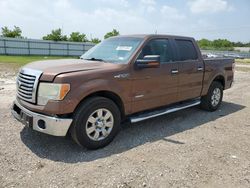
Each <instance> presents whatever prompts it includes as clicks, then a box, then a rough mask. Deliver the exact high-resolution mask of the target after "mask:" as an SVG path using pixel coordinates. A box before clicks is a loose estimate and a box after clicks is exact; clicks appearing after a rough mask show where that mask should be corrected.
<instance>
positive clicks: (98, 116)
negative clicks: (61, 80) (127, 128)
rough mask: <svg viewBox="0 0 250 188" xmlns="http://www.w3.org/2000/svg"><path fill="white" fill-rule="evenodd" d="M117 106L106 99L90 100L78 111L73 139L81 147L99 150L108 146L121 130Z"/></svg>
mask: <svg viewBox="0 0 250 188" xmlns="http://www.w3.org/2000/svg"><path fill="white" fill-rule="evenodd" d="M120 121H121V115H120V111H119V108H118V107H117V105H116V104H115V103H114V102H113V101H111V100H110V99H107V98H104V97H94V98H89V99H87V100H86V101H84V102H83V103H82V104H81V105H80V106H79V107H78V109H77V110H76V112H75V115H74V118H73V124H72V128H71V135H72V138H73V139H74V140H75V141H76V142H77V143H78V144H79V145H81V146H84V147H86V148H88V149H97V148H101V147H104V146H106V145H108V144H109V143H110V142H111V141H112V140H113V139H114V137H115V136H116V134H117V133H118V131H119V130H120Z"/></svg>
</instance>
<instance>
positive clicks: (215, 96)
mask: <svg viewBox="0 0 250 188" xmlns="http://www.w3.org/2000/svg"><path fill="white" fill-rule="evenodd" d="M220 98H221V91H220V89H219V88H215V89H214V91H213V94H212V98H211V104H212V106H213V107H215V106H217V105H218V104H219V103H220Z"/></svg>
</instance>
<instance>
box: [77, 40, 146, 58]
mask: <svg viewBox="0 0 250 188" xmlns="http://www.w3.org/2000/svg"><path fill="white" fill-rule="evenodd" d="M141 41H142V38H133V37H115V38H110V39H107V40H104V41H103V42H101V43H100V44H98V45H96V46H94V47H93V48H91V49H90V50H89V51H87V52H86V53H85V54H83V55H82V56H81V59H86V60H92V61H108V62H111V63H128V60H129V58H130V56H131V55H132V53H133V52H134V51H135V50H136V48H137V47H138V46H139V44H140V43H141Z"/></svg>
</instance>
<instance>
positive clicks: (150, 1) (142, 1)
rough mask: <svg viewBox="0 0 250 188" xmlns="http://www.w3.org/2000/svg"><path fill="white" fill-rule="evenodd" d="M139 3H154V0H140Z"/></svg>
mask: <svg viewBox="0 0 250 188" xmlns="http://www.w3.org/2000/svg"><path fill="white" fill-rule="evenodd" d="M141 3H142V4H145V5H156V2H155V0H141Z"/></svg>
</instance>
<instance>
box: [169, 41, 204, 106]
mask: <svg viewBox="0 0 250 188" xmlns="http://www.w3.org/2000/svg"><path fill="white" fill-rule="evenodd" d="M173 45H174V46H175V51H176V62H177V63H178V77H179V84H178V90H179V91H178V100H179V101H183V100H187V99H192V98H196V97H200V95H201V90H202V80H203V70H204V67H203V66H204V63H203V60H202V59H201V57H199V54H198V47H197V46H196V45H195V44H194V41H193V40H192V39H183V38H175V39H173Z"/></svg>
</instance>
